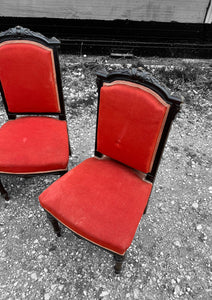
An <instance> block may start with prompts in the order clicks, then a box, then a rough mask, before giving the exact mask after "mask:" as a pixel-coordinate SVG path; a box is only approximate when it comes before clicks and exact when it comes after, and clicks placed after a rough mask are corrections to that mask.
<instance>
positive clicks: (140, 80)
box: [47, 69, 182, 274]
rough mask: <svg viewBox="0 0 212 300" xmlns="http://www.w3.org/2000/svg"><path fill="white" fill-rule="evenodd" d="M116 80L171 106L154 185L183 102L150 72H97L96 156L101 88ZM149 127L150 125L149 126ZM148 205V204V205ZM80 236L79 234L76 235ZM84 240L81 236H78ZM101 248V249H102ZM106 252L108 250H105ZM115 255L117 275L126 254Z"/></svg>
mask: <svg viewBox="0 0 212 300" xmlns="http://www.w3.org/2000/svg"><path fill="white" fill-rule="evenodd" d="M116 80H123V81H128V82H129V81H130V82H133V83H137V84H141V85H143V86H145V87H148V88H149V89H151V90H153V91H154V92H156V93H157V94H158V95H159V96H160V97H161V98H162V99H163V100H164V101H166V102H167V103H168V104H169V105H170V109H169V113H168V116H167V119H166V123H165V126H164V129H163V133H162V136H161V139H160V142H159V145H158V149H157V153H156V155H155V159H154V163H153V167H152V170H151V172H150V173H148V174H146V179H147V180H148V181H150V182H152V183H154V179H155V175H156V172H157V169H158V166H159V163H160V159H161V156H162V153H163V150H164V147H165V143H166V139H167V137H168V133H169V130H170V127H171V124H172V121H173V120H174V118H175V115H176V114H177V112H179V110H180V105H181V103H182V101H181V100H180V99H178V98H177V97H174V96H171V95H169V93H168V92H167V91H166V90H165V89H164V88H163V87H162V86H161V85H160V84H159V82H158V81H157V80H156V79H155V78H154V77H153V76H152V75H151V74H150V73H148V72H140V71H138V70H137V69H132V70H128V69H126V70H119V71H114V72H110V73H108V72H106V71H104V70H103V71H99V72H97V87H98V108H97V122H96V141H95V156H97V157H102V156H103V154H102V153H100V152H98V151H97V131H98V112H99V102H100V92H101V87H102V86H103V84H104V82H107V83H109V82H112V81H116ZM147 126H148V124H147ZM147 205H148V203H147ZM147 205H146V208H145V210H144V213H146V210H147ZM47 218H48V219H49V221H50V222H51V224H52V226H53V229H54V232H55V233H56V234H57V236H58V237H59V236H61V231H60V227H59V224H58V220H57V219H56V218H54V216H52V215H51V214H50V213H48V212H47ZM75 235H76V236H78V235H77V234H75ZM78 237H80V238H82V237H81V236H78ZM100 248H101V247H100ZM104 250H106V249H104ZM106 251H108V252H110V253H112V254H113V255H114V259H115V266H114V269H115V273H116V274H119V273H120V272H121V269H122V264H123V262H124V259H125V256H126V253H125V254H124V255H119V254H117V253H114V252H112V251H109V250H106Z"/></svg>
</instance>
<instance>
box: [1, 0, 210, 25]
mask: <svg viewBox="0 0 212 300" xmlns="http://www.w3.org/2000/svg"><path fill="white" fill-rule="evenodd" d="M209 2H210V0H201V1H200V0H107V1H105V0H0V16H4V17H47V18H64V19H92V20H115V19H119V20H126V19H129V20H133V21H156V22H171V21H176V22H181V23H203V22H204V20H205V19H206V14H207V9H208V7H209Z"/></svg>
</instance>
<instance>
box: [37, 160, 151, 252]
mask: <svg viewBox="0 0 212 300" xmlns="http://www.w3.org/2000/svg"><path fill="white" fill-rule="evenodd" d="M97 174H98V176H97ZM151 188H152V184H151V183H150V182H146V181H144V180H141V178H140V177H139V176H138V175H137V174H136V173H135V172H134V170H133V169H131V168H127V167H126V166H124V165H123V164H120V163H118V162H116V161H114V160H111V159H98V158H89V159H87V160H85V161H84V162H82V163H81V164H80V165H78V166H77V167H75V168H74V169H73V170H71V171H70V172H68V173H67V174H66V175H64V176H63V177H61V178H60V179H59V180H57V181H56V182H54V183H53V184H52V185H51V186H50V187H48V188H47V189H46V190H45V191H44V192H43V193H42V194H41V196H40V203H41V205H42V206H43V207H45V209H46V210H47V211H48V212H49V213H51V214H52V215H53V216H54V217H55V218H57V219H58V220H59V221H60V222H62V223H63V224H64V225H66V226H67V227H68V228H69V229H71V230H73V231H74V232H76V233H77V234H79V235H80V236H83V237H84V238H86V239H88V240H89V241H91V242H93V243H96V244H98V245H100V246H102V247H104V248H106V249H109V250H111V251H113V252H116V253H118V254H122V255H123V254H124V253H125V251H126V250H127V248H128V247H129V246H130V244H131V242H132V239H133V237H134V234H135V231H136V229H137V226H138V223H139V221H140V218H141V216H142V214H143V211H144V209H145V207H146V205H147V201H148V198H149V195H150V192H151ZM129 199H130V201H129Z"/></svg>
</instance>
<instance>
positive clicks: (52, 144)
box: [0, 117, 69, 174]
mask: <svg viewBox="0 0 212 300" xmlns="http://www.w3.org/2000/svg"><path fill="white" fill-rule="evenodd" d="M68 159H69V143H68V133H67V124H66V121H61V120H58V119H54V118H50V117H21V118H18V119H16V120H10V121H8V122H6V123H5V124H4V125H3V126H2V127H1V128H0V172H2V173H17V174H31V173H42V172H44V173H45V172H53V171H59V170H66V169H67V165H68Z"/></svg>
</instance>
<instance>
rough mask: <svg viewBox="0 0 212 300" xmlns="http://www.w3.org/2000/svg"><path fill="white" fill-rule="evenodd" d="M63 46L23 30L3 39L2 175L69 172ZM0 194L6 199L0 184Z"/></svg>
mask: <svg viewBox="0 0 212 300" xmlns="http://www.w3.org/2000/svg"><path fill="white" fill-rule="evenodd" d="M59 45H60V42H59V41H58V40H57V39H55V38H52V39H48V38H46V37H45V36H43V35H41V34H40V33H35V32H32V31H30V30H29V29H27V28H23V27H21V26H17V27H15V28H11V29H9V30H7V31H5V32H1V33H0V91H1V95H2V99H3V103H4V106H5V109H6V113H7V116H8V118H9V121H7V122H6V123H5V124H4V125H3V126H2V127H1V128H0V173H1V174H3V173H5V174H12V175H27V174H40V173H46V174H49V173H57V174H61V175H62V174H64V173H65V172H67V170H68V158H69V140H68V133H67V123H66V115H65V109H64V100H63V93H62V84H61V77H60V68H59V60H58V47H59ZM0 192H1V194H2V195H4V197H5V199H8V194H7V192H6V190H5V189H4V187H3V185H2V183H1V182H0Z"/></svg>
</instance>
